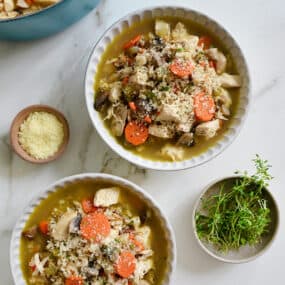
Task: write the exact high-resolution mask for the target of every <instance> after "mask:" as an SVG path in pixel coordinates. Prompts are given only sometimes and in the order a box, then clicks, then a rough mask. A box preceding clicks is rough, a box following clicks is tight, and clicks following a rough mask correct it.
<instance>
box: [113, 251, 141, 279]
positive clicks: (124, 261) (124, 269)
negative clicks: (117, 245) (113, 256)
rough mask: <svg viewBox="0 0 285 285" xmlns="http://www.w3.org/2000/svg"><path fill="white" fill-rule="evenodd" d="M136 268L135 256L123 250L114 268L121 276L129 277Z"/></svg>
mask: <svg viewBox="0 0 285 285" xmlns="http://www.w3.org/2000/svg"><path fill="white" fill-rule="evenodd" d="M135 269H136V258H135V256H134V255H133V254H132V253H131V252H130V251H123V252H122V253H121V254H120V256H119V258H118V260H117V263H116V266H115V270H116V272H117V274H119V275H120V276H121V277H123V278H128V277H130V276H131V275H132V274H133V273H134V271H135Z"/></svg>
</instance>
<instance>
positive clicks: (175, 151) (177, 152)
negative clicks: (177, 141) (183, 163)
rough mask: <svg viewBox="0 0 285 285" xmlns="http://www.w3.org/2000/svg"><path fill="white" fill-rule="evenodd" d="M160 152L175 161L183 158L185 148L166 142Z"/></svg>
mask: <svg viewBox="0 0 285 285" xmlns="http://www.w3.org/2000/svg"><path fill="white" fill-rule="evenodd" d="M160 153H161V155H162V156H163V157H165V158H170V159H171V160H173V161H177V160H182V159H183V158H184V155H185V150H184V148H183V147H179V146H173V145H170V144H167V145H165V146H164V147H163V148H162V149H161V152H160Z"/></svg>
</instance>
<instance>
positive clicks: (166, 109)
mask: <svg viewBox="0 0 285 285" xmlns="http://www.w3.org/2000/svg"><path fill="white" fill-rule="evenodd" d="M156 120H157V121H171V122H179V120H180V117H179V110H178V108H177V106H175V105H169V104H164V105H163V106H162V108H161V109H160V110H159V115H158V116H157V117H156Z"/></svg>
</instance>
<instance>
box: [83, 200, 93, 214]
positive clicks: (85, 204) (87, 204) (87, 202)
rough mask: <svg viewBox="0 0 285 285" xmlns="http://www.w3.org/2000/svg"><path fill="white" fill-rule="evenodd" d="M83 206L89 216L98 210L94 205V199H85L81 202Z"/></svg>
mask: <svg viewBox="0 0 285 285" xmlns="http://www.w3.org/2000/svg"><path fill="white" fill-rule="evenodd" d="M81 206H82V209H83V211H84V213H86V214H89V213H93V212H95V211H96V210H97V208H96V207H95V206H94V204H93V199H91V198H89V199H88V198H85V199H83V200H82V201H81Z"/></svg>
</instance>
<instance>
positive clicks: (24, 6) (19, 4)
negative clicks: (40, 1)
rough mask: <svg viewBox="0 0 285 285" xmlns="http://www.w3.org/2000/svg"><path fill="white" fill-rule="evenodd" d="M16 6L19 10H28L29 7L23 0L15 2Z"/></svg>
mask: <svg viewBox="0 0 285 285" xmlns="http://www.w3.org/2000/svg"><path fill="white" fill-rule="evenodd" d="M16 5H17V6H18V7H19V8H24V9H26V8H29V7H30V4H29V3H28V2H26V1H25V0H17V3H16Z"/></svg>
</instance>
